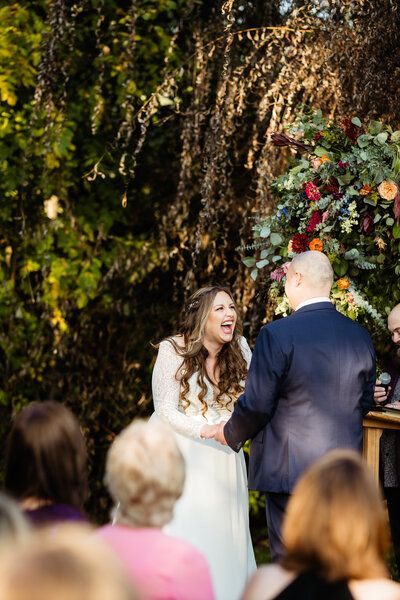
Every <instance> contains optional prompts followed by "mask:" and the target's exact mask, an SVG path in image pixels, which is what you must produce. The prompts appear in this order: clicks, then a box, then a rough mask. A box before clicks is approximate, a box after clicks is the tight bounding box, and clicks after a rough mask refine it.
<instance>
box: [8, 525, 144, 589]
mask: <svg viewBox="0 0 400 600" xmlns="http://www.w3.org/2000/svg"><path fill="white" fill-rule="evenodd" d="M0 598H1V599H2V600H142V596H141V595H139V592H138V590H137V588H136V589H135V588H134V587H133V586H132V583H131V582H130V581H129V579H128V578H127V577H126V575H125V573H123V571H122V568H121V566H120V564H119V563H118V561H117V560H116V558H115V556H114V555H113V554H112V553H111V551H110V550H109V548H107V547H106V546H105V544H102V543H100V542H99V540H95V539H93V536H92V535H89V531H88V527H87V526H86V527H83V525H78V524H63V523H62V524H60V525H59V526H58V527H57V532H56V534H55V535H49V534H48V532H47V531H46V529H45V528H42V529H41V530H36V531H35V532H34V533H33V534H32V536H31V537H30V538H29V539H28V540H26V541H25V542H23V543H22V542H17V543H14V544H12V543H11V544H10V545H9V546H8V547H7V548H5V549H4V550H2V553H1V561H0ZM143 600H145V599H143Z"/></svg>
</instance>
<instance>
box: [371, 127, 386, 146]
mask: <svg viewBox="0 0 400 600" xmlns="http://www.w3.org/2000/svg"><path fill="white" fill-rule="evenodd" d="M387 139H388V134H387V133H386V131H382V133H378V135H377V136H375V138H374V144H376V145H377V146H383V144H384V143H385V142H386V140H387Z"/></svg>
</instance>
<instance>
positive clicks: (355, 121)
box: [351, 117, 361, 127]
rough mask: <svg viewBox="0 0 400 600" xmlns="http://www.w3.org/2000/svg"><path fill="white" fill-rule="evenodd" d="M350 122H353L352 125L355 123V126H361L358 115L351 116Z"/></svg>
mask: <svg viewBox="0 0 400 600" xmlns="http://www.w3.org/2000/svg"><path fill="white" fill-rule="evenodd" d="M351 122H352V123H353V125H356V126H357V127H361V121H360V119H359V118H358V117H353V118H352V120H351Z"/></svg>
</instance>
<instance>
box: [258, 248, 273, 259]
mask: <svg viewBox="0 0 400 600" xmlns="http://www.w3.org/2000/svg"><path fill="white" fill-rule="evenodd" d="M270 252H271V250H270V249H269V248H264V249H263V250H261V252H260V257H261V258H267V256H268V254H270Z"/></svg>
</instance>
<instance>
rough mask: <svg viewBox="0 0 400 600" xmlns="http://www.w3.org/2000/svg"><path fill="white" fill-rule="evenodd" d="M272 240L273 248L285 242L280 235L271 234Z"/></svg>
mask: <svg viewBox="0 0 400 600" xmlns="http://www.w3.org/2000/svg"><path fill="white" fill-rule="evenodd" d="M270 240H271V244H272V245H273V246H278V245H279V244H281V243H282V242H283V238H282V236H281V235H279V233H271V237H270Z"/></svg>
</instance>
